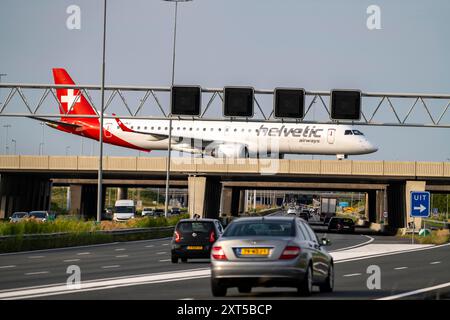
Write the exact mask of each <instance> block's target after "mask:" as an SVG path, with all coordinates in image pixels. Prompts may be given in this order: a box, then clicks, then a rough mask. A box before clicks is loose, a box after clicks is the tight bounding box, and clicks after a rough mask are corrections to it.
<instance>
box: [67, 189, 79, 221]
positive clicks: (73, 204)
mask: <svg viewBox="0 0 450 320" xmlns="http://www.w3.org/2000/svg"><path fill="white" fill-rule="evenodd" d="M81 189H82V186H81V185H80V184H71V185H70V186H69V190H70V191H69V192H68V193H69V194H70V209H69V214H72V215H79V214H81Z"/></svg>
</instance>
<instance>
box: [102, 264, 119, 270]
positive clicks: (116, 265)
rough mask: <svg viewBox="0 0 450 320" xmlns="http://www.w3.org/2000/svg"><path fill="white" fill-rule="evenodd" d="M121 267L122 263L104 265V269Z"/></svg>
mask: <svg viewBox="0 0 450 320" xmlns="http://www.w3.org/2000/svg"><path fill="white" fill-rule="evenodd" d="M119 267H120V265H118V264H115V265H112V266H103V267H102V269H111V268H119Z"/></svg>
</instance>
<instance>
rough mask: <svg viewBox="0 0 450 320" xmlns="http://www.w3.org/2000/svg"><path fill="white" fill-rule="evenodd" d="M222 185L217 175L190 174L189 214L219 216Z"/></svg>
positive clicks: (207, 216)
mask: <svg viewBox="0 0 450 320" xmlns="http://www.w3.org/2000/svg"><path fill="white" fill-rule="evenodd" d="M221 189H222V185H221V183H220V180H219V179H218V178H216V177H203V176H200V177H198V176H189V177H188V193H189V201H188V203H189V204H188V207H189V214H190V215H191V217H192V216H193V215H194V214H198V215H200V216H201V217H203V218H218V217H219V207H220V194H221Z"/></svg>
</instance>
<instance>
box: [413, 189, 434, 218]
mask: <svg viewBox="0 0 450 320" xmlns="http://www.w3.org/2000/svg"><path fill="white" fill-rule="evenodd" d="M410 215H411V217H418V218H420V217H422V218H424V217H429V216H430V193H429V192H426V191H411V214H410Z"/></svg>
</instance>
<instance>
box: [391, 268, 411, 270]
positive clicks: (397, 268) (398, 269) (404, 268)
mask: <svg viewBox="0 0 450 320" xmlns="http://www.w3.org/2000/svg"><path fill="white" fill-rule="evenodd" d="M404 269H408V267H397V268H394V270H404Z"/></svg>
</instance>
